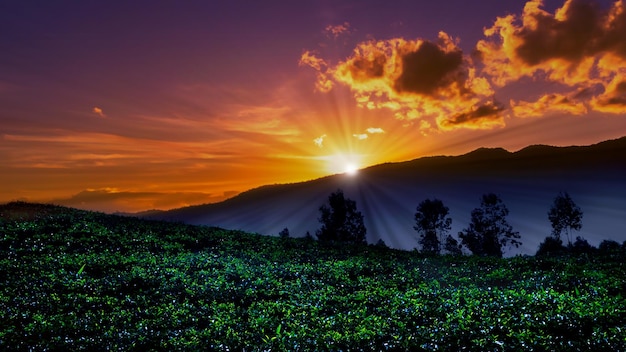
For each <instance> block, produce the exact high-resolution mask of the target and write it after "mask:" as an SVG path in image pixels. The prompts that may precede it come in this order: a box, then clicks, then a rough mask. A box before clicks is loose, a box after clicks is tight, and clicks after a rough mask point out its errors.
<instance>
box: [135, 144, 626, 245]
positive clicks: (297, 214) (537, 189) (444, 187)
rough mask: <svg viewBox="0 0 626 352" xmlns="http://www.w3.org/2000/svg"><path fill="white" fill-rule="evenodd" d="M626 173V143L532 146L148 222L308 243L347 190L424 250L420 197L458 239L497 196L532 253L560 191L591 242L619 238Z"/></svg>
mask: <svg viewBox="0 0 626 352" xmlns="http://www.w3.org/2000/svg"><path fill="white" fill-rule="evenodd" d="M624 176H626V137H622V138H619V139H614V140H608V141H603V142H600V143H596V144H592V145H589V146H567V147H556V146H547V145H532V146H527V147H525V148H522V149H520V150H518V151H515V152H510V151H507V150H505V149H503V148H479V149H476V150H474V151H471V152H469V153H466V154H462V155H459V156H431V157H423V158H417V159H413V160H409V161H405V162H398V163H384V164H379V165H374V166H370V167H367V168H364V169H362V170H359V172H358V174H357V175H355V176H348V175H345V174H337V175H330V176H325V177H321V178H318V179H314V180H310V181H304V182H296V183H288V184H274V185H265V186H261V187H257V188H253V189H250V190H248V191H245V192H242V193H240V194H239V195H237V196H235V197H233V198H229V199H227V200H224V201H222V202H219V203H211V204H201V205H195V206H190V207H184V208H178V209H173V210H169V211H164V212H162V213H159V214H152V215H151V216H147V217H148V218H156V219H163V220H176V221H183V222H187V223H191V224H204V225H211V226H220V227H224V228H232V229H240V230H244V231H251V232H258V233H262V234H274V235H275V234H277V233H278V232H279V231H280V230H282V229H283V228H285V227H286V228H288V229H289V230H290V233H292V234H293V235H295V236H298V237H299V236H303V235H304V234H305V233H306V232H309V233H315V230H316V229H317V228H318V227H319V223H318V222H317V217H318V208H319V206H320V205H322V204H323V203H324V202H325V201H326V199H327V197H328V195H329V194H330V193H331V192H333V191H335V190H336V189H339V188H341V189H343V190H344V193H345V194H346V196H347V197H349V198H352V199H354V200H355V201H356V202H357V208H358V209H359V210H360V211H361V212H362V213H363V215H364V218H365V221H366V227H367V228H368V241H369V242H372V243H373V242H376V241H377V240H378V239H383V240H384V241H385V242H386V243H388V244H389V245H390V246H392V247H396V248H402V249H410V248H412V247H415V246H416V240H415V236H416V233H415V232H414V230H413V228H412V222H413V214H414V209H415V206H416V205H417V204H418V203H419V202H420V201H422V200H423V199H425V198H439V199H442V200H443V201H444V204H446V205H447V206H449V207H450V210H451V217H452V218H453V231H452V234H453V235H456V232H457V231H460V230H461V229H462V228H463V227H465V226H466V225H467V223H468V221H469V214H470V212H471V210H472V209H473V208H475V207H477V206H478V205H479V197H480V195H482V194H484V193H488V192H494V193H497V194H499V195H501V197H502V199H503V201H504V203H505V204H506V205H507V206H508V207H509V209H510V211H511V214H510V218H511V221H510V222H511V223H512V224H513V226H514V228H516V229H517V230H519V231H520V232H521V233H522V241H523V242H524V235H525V234H526V237H527V241H526V243H525V248H522V250H521V251H520V252H519V253H520V254H525V253H531V252H533V251H534V250H536V248H537V245H538V243H539V242H540V241H541V240H543V238H544V237H545V236H547V235H548V234H549V233H550V228H549V223H548V221H547V216H546V212H547V210H548V208H549V206H550V205H551V203H552V200H553V199H554V197H555V196H556V195H557V194H558V192H561V191H567V192H569V193H570V195H571V196H572V198H573V199H574V201H575V202H577V203H578V204H579V205H580V206H581V208H583V212H586V213H585V215H586V218H584V219H583V230H582V231H581V233H580V235H582V236H583V237H586V238H588V239H590V242H593V241H594V240H595V239H596V238H598V239H599V238H600V236H602V238H610V237H611V234H610V232H611V229H613V231H614V232H617V231H618V229H620V228H626V220H623V219H626V179H625V177H624ZM604 207H606V209H603V208H604ZM538 209H541V211H539V210H538ZM602 210H604V211H605V212H604V213H603V212H602ZM620 218H621V219H622V220H619V219H620ZM616 219H617V220H616ZM609 220H611V221H609ZM602 224H604V225H602ZM607 226H608V227H607ZM611 226H613V227H611ZM623 235H624V234H614V235H613V236H623ZM616 239H617V238H616ZM623 240H626V238H624V239H623ZM533 253H534V252H533Z"/></svg>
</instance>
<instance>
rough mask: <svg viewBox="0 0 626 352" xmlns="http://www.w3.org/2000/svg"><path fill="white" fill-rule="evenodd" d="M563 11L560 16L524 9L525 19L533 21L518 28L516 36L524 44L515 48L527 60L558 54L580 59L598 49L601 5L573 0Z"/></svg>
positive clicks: (536, 59) (535, 61)
mask: <svg viewBox="0 0 626 352" xmlns="http://www.w3.org/2000/svg"><path fill="white" fill-rule="evenodd" d="M561 11H562V14H560V16H559V17H560V18H557V16H553V15H552V14H549V13H547V12H544V11H540V10H533V11H527V12H526V13H525V16H526V17H525V19H524V20H525V21H526V22H527V23H534V25H532V26H531V25H529V26H524V27H522V28H521V29H520V30H519V32H518V33H517V38H518V39H520V40H521V41H522V44H521V45H519V46H518V47H517V48H516V49H515V51H516V53H517V55H518V56H519V58H521V59H522V60H523V61H524V62H525V63H526V64H528V65H537V64H540V63H542V62H545V61H547V60H550V59H555V58H561V59H565V60H567V61H573V62H578V61H580V60H581V59H583V58H584V57H586V56H589V55H593V54H595V52H596V51H597V50H598V39H599V38H600V37H601V36H602V20H603V16H602V15H601V13H600V10H599V9H598V6H597V5H596V4H594V3H592V2H589V1H582V0H573V1H568V2H567V3H566V4H565V5H564V7H563V8H562V9H561ZM561 16H562V17H561Z"/></svg>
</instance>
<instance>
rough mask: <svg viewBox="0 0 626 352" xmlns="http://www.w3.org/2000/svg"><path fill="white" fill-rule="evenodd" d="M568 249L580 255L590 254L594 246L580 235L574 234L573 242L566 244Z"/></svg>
mask: <svg viewBox="0 0 626 352" xmlns="http://www.w3.org/2000/svg"><path fill="white" fill-rule="evenodd" d="M568 249H569V250H570V252H572V253H574V254H578V255H580V254H592V253H593V251H594V250H595V247H594V246H592V245H590V244H589V242H587V240H586V239H584V238H582V237H580V236H576V241H574V244H570V245H569V246H568Z"/></svg>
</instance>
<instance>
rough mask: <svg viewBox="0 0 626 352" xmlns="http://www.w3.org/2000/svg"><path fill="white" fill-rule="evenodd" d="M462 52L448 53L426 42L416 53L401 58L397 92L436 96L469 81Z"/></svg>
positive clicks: (396, 82) (453, 51) (411, 52)
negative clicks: (442, 91)
mask: <svg viewBox="0 0 626 352" xmlns="http://www.w3.org/2000/svg"><path fill="white" fill-rule="evenodd" d="M466 71H467V69H466V68H464V67H463V52H462V51H461V50H460V49H456V50H452V51H449V52H447V51H446V50H445V49H444V48H441V47H440V46H438V45H437V44H435V43H432V42H429V41H423V42H422V43H421V45H420V46H419V47H418V48H417V50H415V51H410V52H408V53H405V54H404V55H403V56H402V74H401V75H400V76H399V77H398V79H397V80H396V81H395V86H394V87H395V89H396V90H397V91H398V92H411V93H417V94H424V95H434V94H435V93H437V91H438V90H439V89H442V88H447V87H449V86H450V85H452V84H454V83H457V84H459V85H461V86H463V82H464V81H465V80H466V78H467V74H466Z"/></svg>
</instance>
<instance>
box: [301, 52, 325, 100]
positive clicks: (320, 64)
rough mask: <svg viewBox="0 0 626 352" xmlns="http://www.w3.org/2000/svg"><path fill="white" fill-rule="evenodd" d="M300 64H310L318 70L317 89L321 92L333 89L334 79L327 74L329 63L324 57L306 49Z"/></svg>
mask: <svg viewBox="0 0 626 352" xmlns="http://www.w3.org/2000/svg"><path fill="white" fill-rule="evenodd" d="M298 65H299V66H309V67H311V68H313V69H314V70H315V71H316V78H317V79H316V82H315V90H317V91H319V92H329V91H330V90H331V89H333V81H332V80H330V78H329V77H328V74H327V70H328V64H327V63H326V61H325V60H324V59H321V58H319V57H317V56H316V55H315V54H314V53H312V52H310V51H308V50H306V51H305V52H303V53H302V55H301V56H300V61H298Z"/></svg>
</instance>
